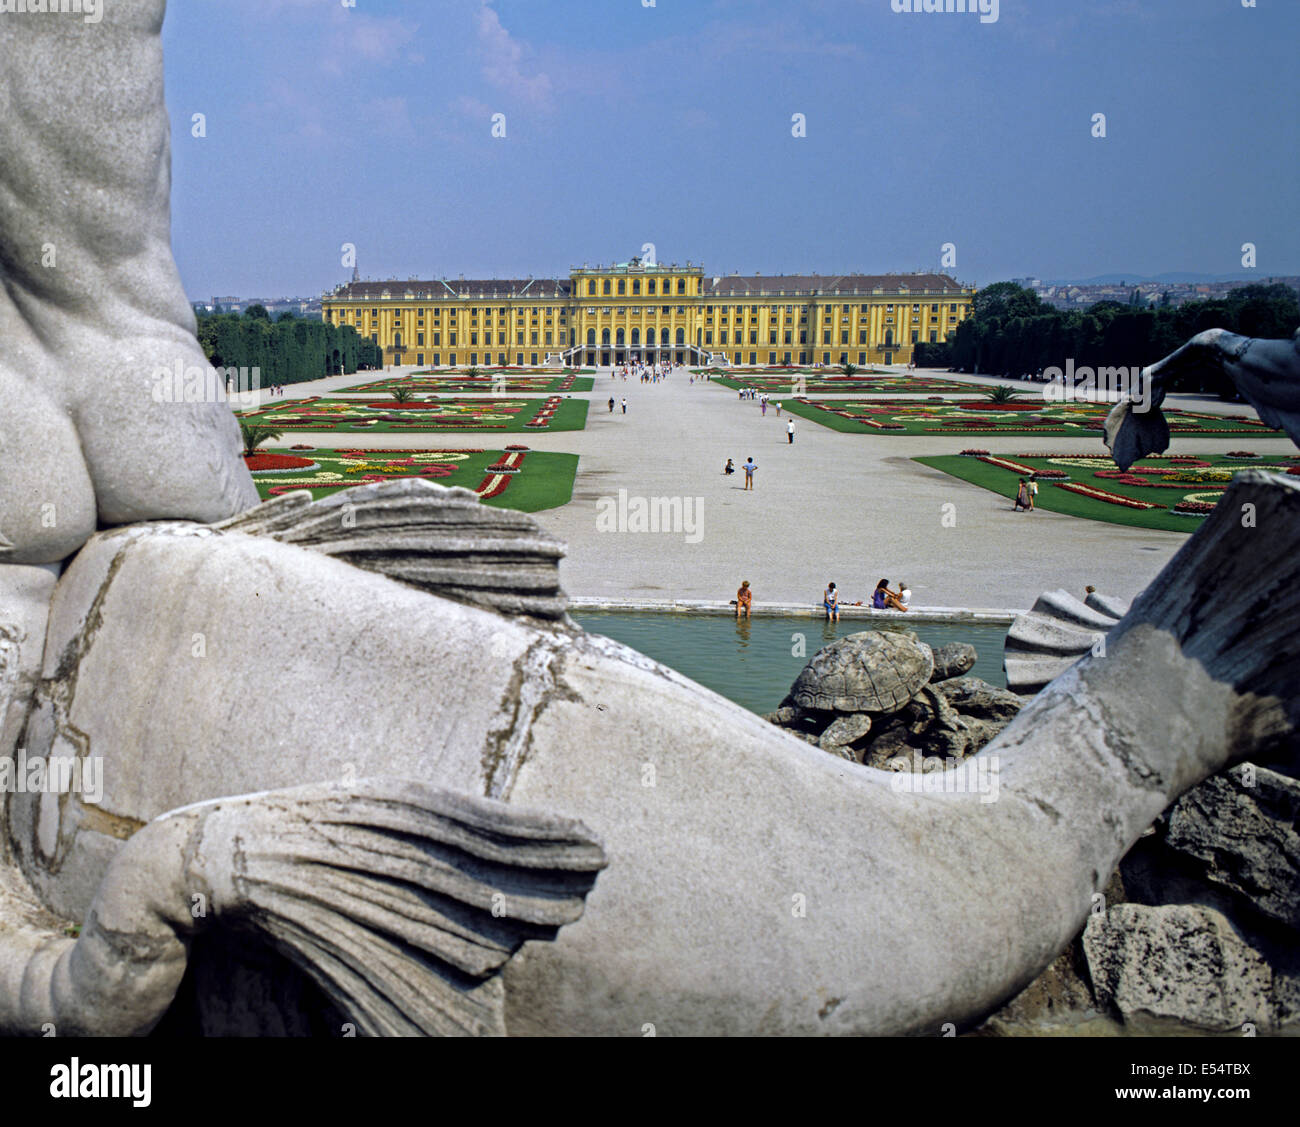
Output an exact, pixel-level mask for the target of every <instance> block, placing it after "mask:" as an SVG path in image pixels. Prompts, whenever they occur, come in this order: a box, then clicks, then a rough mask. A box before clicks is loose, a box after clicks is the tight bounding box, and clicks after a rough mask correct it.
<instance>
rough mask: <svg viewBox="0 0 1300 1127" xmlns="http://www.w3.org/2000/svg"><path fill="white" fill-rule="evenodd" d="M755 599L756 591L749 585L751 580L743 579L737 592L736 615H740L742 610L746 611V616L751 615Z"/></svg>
mask: <svg viewBox="0 0 1300 1127" xmlns="http://www.w3.org/2000/svg"><path fill="white" fill-rule="evenodd" d="M753 601H754V592H753V590H752V589H751V588H750V586H749V580H748V579H744V580H741V583H740V590H739V591H737V592H736V617H737V618H739V617H740V612H741V611H742V610H743V611H744V612H745V617H746V618H748V617H749V608H750V606H751V604H752V603H753Z"/></svg>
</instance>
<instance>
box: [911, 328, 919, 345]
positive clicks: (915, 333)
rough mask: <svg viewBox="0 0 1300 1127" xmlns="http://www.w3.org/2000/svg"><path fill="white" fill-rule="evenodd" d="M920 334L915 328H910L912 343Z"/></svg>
mask: <svg viewBox="0 0 1300 1127" xmlns="http://www.w3.org/2000/svg"><path fill="white" fill-rule="evenodd" d="M920 336H921V334H920V333H918V332H917V331H916V330H915V329H913V330H912V343H913V344H915V343H916V342H917V340H918V339H919V338H920Z"/></svg>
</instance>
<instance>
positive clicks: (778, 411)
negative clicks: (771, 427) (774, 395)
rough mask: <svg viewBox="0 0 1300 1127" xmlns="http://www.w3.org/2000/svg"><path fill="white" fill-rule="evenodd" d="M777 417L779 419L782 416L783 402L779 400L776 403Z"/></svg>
mask: <svg viewBox="0 0 1300 1127" xmlns="http://www.w3.org/2000/svg"><path fill="white" fill-rule="evenodd" d="M776 417H777V418H778V419H779V418H780V417H781V404H780V402H778V403H777V405H776Z"/></svg>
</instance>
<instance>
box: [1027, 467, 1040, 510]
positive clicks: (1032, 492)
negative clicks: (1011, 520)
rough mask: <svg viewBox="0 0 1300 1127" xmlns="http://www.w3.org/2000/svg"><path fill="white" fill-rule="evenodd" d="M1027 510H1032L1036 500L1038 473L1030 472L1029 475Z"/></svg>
mask: <svg viewBox="0 0 1300 1127" xmlns="http://www.w3.org/2000/svg"><path fill="white" fill-rule="evenodd" d="M1028 485H1029V511H1030V512H1031V513H1032V512H1033V511H1034V505H1035V503H1036V502H1037V501H1038V475H1037V474H1036V473H1031V474H1030V475H1029V482H1028Z"/></svg>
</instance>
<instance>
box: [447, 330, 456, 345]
mask: <svg viewBox="0 0 1300 1127" xmlns="http://www.w3.org/2000/svg"><path fill="white" fill-rule="evenodd" d="M447 336H448V338H449V339H448V341H447V343H448V344H450V345H451V346H452V347H453V348H455V347H456V334H455V333H448V334H447Z"/></svg>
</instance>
